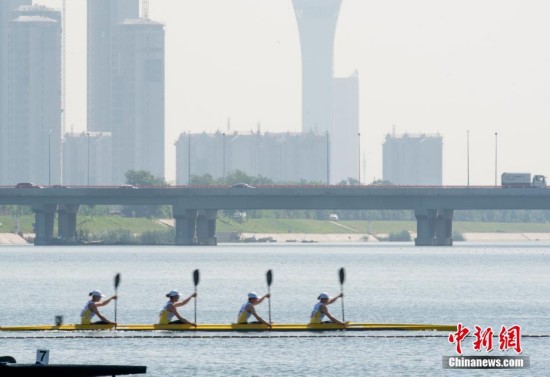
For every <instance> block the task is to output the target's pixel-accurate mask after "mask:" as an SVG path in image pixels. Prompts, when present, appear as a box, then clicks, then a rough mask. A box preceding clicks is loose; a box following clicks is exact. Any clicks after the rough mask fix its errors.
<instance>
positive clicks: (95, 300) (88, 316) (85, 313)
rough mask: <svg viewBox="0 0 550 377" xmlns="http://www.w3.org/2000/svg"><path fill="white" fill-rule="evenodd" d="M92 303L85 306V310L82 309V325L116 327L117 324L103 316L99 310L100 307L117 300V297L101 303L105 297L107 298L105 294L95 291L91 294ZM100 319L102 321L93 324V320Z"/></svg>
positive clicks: (89, 302)
mask: <svg viewBox="0 0 550 377" xmlns="http://www.w3.org/2000/svg"><path fill="white" fill-rule="evenodd" d="M90 297H91V298H90V301H88V302H87V303H86V305H84V308H82V312H81V313H80V324H82V325H108V324H111V325H116V323H115V322H112V321H109V320H108V319H107V318H105V317H104V316H102V315H101V313H100V312H99V310H98V309H97V308H98V306H105V305H107V304H108V303H109V302H111V301H112V300H116V299H117V296H116V295H115V296H112V297H109V298H108V299H107V300H104V301H101V299H102V298H103V297H105V295H104V294H102V293H101V292H100V291H98V290H95V291H92V292H90ZM96 315H97V317H98V318H99V319H100V321H96V322H92V318H93V317H94V316H96Z"/></svg>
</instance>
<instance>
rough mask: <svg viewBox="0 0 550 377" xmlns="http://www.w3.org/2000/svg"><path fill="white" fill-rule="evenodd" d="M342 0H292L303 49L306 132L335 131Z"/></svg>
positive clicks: (303, 118) (304, 123) (303, 107)
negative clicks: (336, 43)
mask: <svg viewBox="0 0 550 377" xmlns="http://www.w3.org/2000/svg"><path fill="white" fill-rule="evenodd" d="M341 3H342V0H292V4H293V5H294V11H295V13H296V20H297V21H298V29H299V32H300V46H301V51H302V131H303V132H309V131H314V132H317V133H320V134H325V133H326V132H327V131H328V132H329V134H330V135H332V134H333V119H334V102H333V94H334V81H333V76H334V73H333V50H334V34H335V31H336V22H337V20H338V14H339V12H340V4H341Z"/></svg>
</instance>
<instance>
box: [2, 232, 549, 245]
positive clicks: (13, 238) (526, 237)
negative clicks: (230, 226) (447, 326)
mask: <svg viewBox="0 0 550 377" xmlns="http://www.w3.org/2000/svg"><path fill="white" fill-rule="evenodd" d="M387 237H388V234H384V233H381V234H374V235H371V234H358V233H326V234H315V233H245V232H243V233H240V234H235V233H220V234H219V235H218V242H220V243H270V242H276V243H335V242H337V243H345V242H355V243H357V242H366V243H376V242H383V243H390V242H392V241H387V240H385V239H386V238H387ZM415 237H416V233H411V239H412V240H414V238H415ZM462 237H463V240H460V241H455V242H550V233H526V232H523V233H462ZM406 242H409V241H406ZM0 245H32V243H29V242H27V241H26V240H25V239H24V238H23V237H21V236H19V235H17V234H14V233H0Z"/></svg>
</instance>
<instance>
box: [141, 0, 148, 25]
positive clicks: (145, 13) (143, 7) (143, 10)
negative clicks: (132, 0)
mask: <svg viewBox="0 0 550 377" xmlns="http://www.w3.org/2000/svg"><path fill="white" fill-rule="evenodd" d="M141 17H142V18H143V19H145V20H148V19H149V0H141Z"/></svg>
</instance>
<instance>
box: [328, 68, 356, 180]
mask: <svg viewBox="0 0 550 377" xmlns="http://www.w3.org/2000/svg"><path fill="white" fill-rule="evenodd" d="M359 137H360V136H359V75H358V73H357V71H355V72H354V73H353V74H352V75H351V76H349V77H342V78H340V77H338V78H335V79H334V132H333V133H332V137H331V143H330V146H331V148H330V154H331V156H330V160H331V162H332V164H331V169H330V170H331V179H330V180H331V182H332V183H339V182H341V181H347V180H348V179H349V178H353V179H359V164H360V156H359V149H360V147H359Z"/></svg>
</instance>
